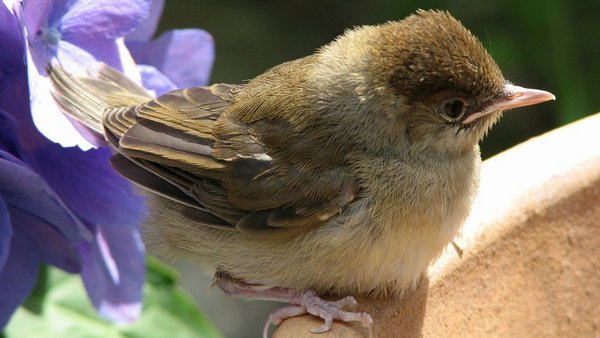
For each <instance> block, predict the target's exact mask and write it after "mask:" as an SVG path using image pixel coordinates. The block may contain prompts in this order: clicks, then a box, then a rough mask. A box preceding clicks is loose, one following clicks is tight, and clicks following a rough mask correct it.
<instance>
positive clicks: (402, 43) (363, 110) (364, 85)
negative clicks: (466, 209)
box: [317, 11, 554, 154]
mask: <svg viewBox="0 0 600 338" xmlns="http://www.w3.org/2000/svg"><path fill="white" fill-rule="evenodd" d="M321 60H323V61H322V64H323V67H321V69H319V70H318V72H321V73H324V74H326V76H325V77H323V79H324V78H327V79H334V81H335V82H334V83H332V81H321V83H322V84H323V85H327V86H329V88H333V90H331V91H330V92H331V93H333V95H338V96H339V95H346V96H347V97H348V99H347V100H346V102H350V103H349V105H352V104H354V105H355V106H359V107H360V109H355V111H356V113H350V114H353V115H354V116H346V117H347V118H348V119H350V120H351V121H352V119H355V120H357V121H358V120H360V121H361V123H358V125H362V126H363V127H364V126H365V125H368V124H369V123H368V121H365V120H370V121H371V122H372V123H370V125H372V126H373V128H374V131H376V132H377V133H379V134H380V135H381V137H382V140H381V141H378V142H371V143H370V144H371V145H373V146H378V144H377V143H379V144H383V148H384V149H385V148H390V147H393V144H394V143H398V140H401V141H402V142H401V143H405V144H403V145H402V146H403V147H405V148H406V144H408V145H409V147H408V148H411V149H412V150H413V151H419V152H430V151H431V152H436V153H446V154H456V153H464V152H465V151H469V150H472V149H473V147H475V146H476V144H477V142H478V141H479V140H480V139H481V138H482V137H483V136H484V135H485V133H486V132H487V130H489V128H490V127H491V126H492V125H493V124H494V123H495V122H496V121H497V120H498V118H499V117H500V116H501V114H502V112H503V111H506V110H509V109H512V108H516V107H521V106H526V105H531V104H536V103H540V102H544V101H547V100H552V99H554V95H552V94H550V93H549V92H546V91H542V90H535V89H528V88H523V87H519V86H515V85H513V84H511V83H510V82H508V81H507V80H505V79H504V77H503V75H502V72H501V71H500V69H499V68H498V65H497V64H496V62H495V61H494V60H493V59H492V57H491V56H490V55H489V53H488V52H487V51H486V50H485V48H484V47H483V46H482V44H481V43H480V42H479V41H478V40H477V38H476V37H475V36H473V35H472V34H471V33H470V32H469V31H468V30H467V29H466V28H465V27H464V26H463V25H462V24H461V23H460V22H459V21H458V20H456V19H454V18H453V17H452V16H451V15H450V14H448V13H447V12H440V11H418V12H417V13H416V14H414V15H411V16H409V17H407V18H406V19H404V20H402V21H398V22H389V23H386V24H383V25H379V26H365V27H360V28H357V29H354V30H351V31H348V32H347V33H346V34H344V35H343V36H341V37H340V38H338V39H337V40H336V41H334V42H333V43H332V44H330V45H328V46H326V47H324V48H323V50H322V51H321ZM328 72H329V74H327V73H328ZM331 72H333V73H337V74H338V76H335V75H334V76H332V74H331ZM317 77H319V75H317ZM324 92H326V93H327V91H324ZM327 95H328V94H327ZM322 101H323V102H328V99H327V98H326V97H325V98H324V99H323V100H322ZM329 101H330V102H335V100H329ZM342 108H346V107H340V110H344V109H342ZM344 111H346V112H350V111H352V110H351V109H345V110H344ZM347 114H348V113H347ZM363 134H364V133H363Z"/></svg>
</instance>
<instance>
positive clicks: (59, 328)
mask: <svg viewBox="0 0 600 338" xmlns="http://www.w3.org/2000/svg"><path fill="white" fill-rule="evenodd" d="M146 267H147V276H148V278H147V281H146V284H145V285H144V289H143V294H144V307H143V310H142V315H141V317H140V319H138V320H137V321H135V322H133V323H130V324H113V323H110V322H108V321H106V320H104V319H102V318H100V317H99V316H98V314H96V311H95V310H94V308H93V307H92V305H91V304H90V301H89V300H88V298H87V295H86V293H85V290H84V288H83V284H82V282H81V279H80V278H79V276H78V275H71V274H67V273H65V272H63V271H60V270H58V269H56V268H52V267H44V268H42V271H43V272H44V273H42V274H41V276H43V278H41V279H40V280H39V281H38V284H37V285H36V287H35V289H34V291H33V292H32V294H31V296H30V298H29V299H28V300H27V301H26V302H25V303H24V305H23V306H21V307H20V308H19V309H18V310H17V312H16V313H15V314H14V315H13V317H12V318H11V320H10V322H9V323H8V325H7V327H6V328H5V331H4V336H5V337H7V338H12V337H14V338H17V337H28V338H38V337H39V338H53V337H61V338H62V337H86V338H88V337H89V338H95V337H98V338H145V337H178V338H179V337H181V338H187V337H190V338H204V337H206V338H213V337H222V335H221V334H220V333H219V332H218V331H217V329H216V328H215V327H214V326H213V325H212V324H211V323H210V322H209V321H208V320H207V319H206V317H205V316H204V315H203V314H202V313H201V312H200V311H199V310H198V308H197V307H196V304H195V302H194V300H193V299H192V298H191V297H190V296H189V295H188V294H187V293H186V292H185V291H183V290H182V289H181V288H179V287H178V286H177V272H176V271H175V270H173V269H172V268H170V267H169V266H167V265H165V264H163V263H160V262H159V261H158V260H156V259H153V258H148V260H147V264H146Z"/></svg>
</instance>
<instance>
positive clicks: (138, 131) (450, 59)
mask: <svg viewBox="0 0 600 338" xmlns="http://www.w3.org/2000/svg"><path fill="white" fill-rule="evenodd" d="M50 68H51V69H50V77H51V80H52V82H53V85H54V89H53V96H54V98H55V100H56V102H57V103H58V104H59V106H60V107H61V109H62V110H63V112H65V113H66V114H68V115H70V116H72V117H74V118H76V119H77V120H79V121H81V122H82V123H83V124H84V125H86V126H87V127H88V128H89V129H91V130H93V131H95V132H97V133H99V134H102V135H103V136H104V138H105V140H106V142H107V143H108V144H109V145H110V146H111V147H112V148H113V150H114V153H115V155H114V157H113V158H112V159H111V164H112V166H113V167H114V168H115V169H116V170H117V171H118V172H119V173H120V174H121V175H123V176H124V177H126V178H127V179H129V180H130V181H132V182H134V183H135V184H137V185H138V186H140V187H141V188H142V189H141V191H143V194H144V195H145V196H146V198H147V201H148V209H149V215H148V217H147V219H146V220H145V223H144V225H143V232H144V241H145V243H146V245H147V246H148V247H149V248H150V251H151V252H155V253H158V254H159V255H161V256H162V257H167V258H171V259H188V260H191V261H193V262H196V263H197V264H198V265H199V266H201V267H203V268H205V269H207V270H208V271H210V272H211V273H213V274H214V276H215V277H214V281H213V283H214V284H216V285H217V286H219V287H220V288H221V289H222V290H223V291H224V292H225V293H226V294H228V295H231V296H236V297H243V298H252V299H267V300H276V301H283V302H288V303H289V304H290V305H288V306H286V307H283V308H281V309H278V310H275V311H274V312H273V313H272V314H271V315H270V316H269V318H268V320H267V323H266V325H265V329H264V332H263V335H264V336H265V337H266V336H267V334H268V330H269V328H270V326H271V325H273V324H274V325H279V324H280V323H281V322H282V321H283V320H285V319H286V318H289V317H293V316H297V315H301V314H305V313H310V314H312V315H315V316H317V317H320V318H322V319H323V320H324V323H323V324H322V325H321V326H320V327H318V328H314V329H311V332H315V333H321V332H327V331H329V330H331V328H332V322H333V320H342V321H347V322H358V323H359V324H360V325H362V326H364V327H368V328H370V327H371V326H372V324H373V319H372V317H371V316H370V315H369V314H368V313H365V312H355V311H349V310H345V308H346V307H348V306H354V305H356V300H355V298H354V296H355V295H371V296H380V295H385V296H396V297H399V296H402V295H404V294H405V293H406V292H409V291H411V290H412V289H414V288H415V287H416V285H417V283H418V281H419V278H420V276H421V275H422V274H423V273H424V271H426V270H427V267H428V266H429V265H430V264H431V263H432V262H433V261H434V260H435V259H436V258H437V257H439V256H440V254H441V253H442V252H443V251H444V249H445V248H446V247H447V246H448V245H449V244H450V243H452V241H453V239H454V237H455V236H456V235H457V233H458V232H459V229H460V227H461V225H462V224H463V223H464V221H465V219H466V217H467V216H468V214H469V212H470V208H471V204H472V203H473V200H474V198H475V196H476V193H477V188H478V184H479V169H480V164H481V156H480V149H479V145H478V143H479V141H480V140H481V139H482V138H483V137H484V136H485V134H486V133H487V132H488V130H489V129H490V128H491V127H492V126H493V125H494V124H495V123H496V122H497V121H498V119H499V118H500V117H501V115H502V114H503V112H504V111H506V110H509V109H513V108H517V107H521V106H527V105H532V104H537V103H541V102H544V101H548V100H554V99H555V96H554V95H553V94H551V93H549V92H547V91H543V90H537V89H529V88H524V87H520V86H517V85H514V84H512V83H511V82H509V81H507V80H505V79H504V76H503V75H502V72H501V70H500V69H499V67H498V65H497V64H496V62H495V61H494V60H493V58H492V57H491V56H490V54H489V53H488V52H487V51H486V49H485V48H484V47H483V45H482V44H481V42H479V40H478V39H477V38H476V37H475V36H474V35H473V34H472V33H471V32H469V30H467V29H466V28H465V27H464V26H463V25H462V24H461V23H460V21H458V20H457V19H455V18H454V17H453V16H452V15H451V14H450V13H448V12H445V11H439V10H418V11H416V12H415V13H413V14H412V15H410V16H408V17H406V18H404V19H402V20H399V21H390V22H386V23H383V24H380V25H373V26H360V27H356V28H352V29H349V30H347V31H346V32H345V33H343V34H342V35H340V36H339V37H337V38H336V39H334V40H333V41H332V42H331V43H329V44H327V45H325V46H323V47H321V48H319V49H318V50H316V51H315V53H313V54H312V55H309V56H306V57H303V58H299V59H296V60H292V61H288V62H284V63H282V64H280V65H278V66H275V67H273V68H271V69H269V70H267V71H265V72H264V73H262V74H261V75H259V76H257V77H255V78H254V79H252V80H249V81H248V82H246V83H243V84H224V83H217V84H213V85H210V86H203V87H192V88H186V89H178V90H174V91H172V92H169V93H166V94H164V95H162V96H159V97H156V98H155V97H153V96H152V95H150V94H149V93H148V92H147V91H146V90H144V89H143V88H142V87H140V86H139V85H138V84H136V83H135V82H133V81H132V80H129V79H128V78H126V77H125V76H124V75H122V74H121V73H119V72H118V71H116V70H114V69H112V68H110V67H108V66H106V65H104V66H101V67H100V68H98V69H96V70H93V71H90V72H89V73H88V74H79V75H74V74H70V73H68V71H67V70H65V69H63V68H62V67H61V66H60V64H58V63H56V62H55V63H53V64H52V65H51V66H50ZM324 295H335V296H337V297H340V299H338V300H325V299H323V298H324Z"/></svg>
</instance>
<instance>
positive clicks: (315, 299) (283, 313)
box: [263, 291, 373, 337]
mask: <svg viewBox="0 0 600 338" xmlns="http://www.w3.org/2000/svg"><path fill="white" fill-rule="evenodd" d="M290 303H291V304H293V305H291V306H286V307H283V308H281V309H277V310H275V311H273V312H272V313H271V315H270V316H269V319H268V320H267V323H266V324H265V328H264V330H263V336H265V337H266V334H267V332H268V330H269V327H270V326H271V324H273V325H275V326H278V325H279V324H281V322H282V321H284V320H285V319H288V318H291V317H296V316H300V315H303V314H305V313H310V314H311V315H313V316H316V317H319V318H321V319H323V320H325V322H324V323H323V325H321V326H319V327H317V328H314V329H310V332H312V333H323V332H328V331H330V330H331V326H332V325H333V320H334V319H337V320H341V321H343V322H360V323H361V325H362V326H363V327H366V328H370V327H371V325H373V319H372V318H371V316H370V315H369V314H368V313H366V312H351V311H345V310H342V308H344V307H346V306H356V304H357V302H356V299H354V297H352V296H348V297H345V298H342V299H340V300H338V301H328V300H324V299H321V298H320V297H319V296H318V295H317V294H316V293H315V292H314V291H306V292H303V293H298V292H297V294H296V297H294V298H293V299H290Z"/></svg>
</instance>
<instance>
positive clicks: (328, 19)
mask: <svg viewBox="0 0 600 338" xmlns="http://www.w3.org/2000/svg"><path fill="white" fill-rule="evenodd" d="M418 8H423V9H430V8H435V9H444V10H448V11H450V13H452V14H453V15H454V16H455V17H456V18H458V19H459V20H461V21H462V23H463V24H464V25H465V26H466V27H467V28H469V29H470V30H471V31H472V32H473V33H474V34H475V35H476V36H478V37H479V39H480V40H481V41H482V43H483V44H484V46H485V47H486V48H487V49H488V50H489V51H490V53H491V54H492V56H493V57H494V59H495V60H496V62H497V63H498V64H499V65H500V68H501V69H502V71H503V72H504V75H505V77H506V78H507V79H509V80H510V81H512V82H513V83H515V84H518V85H521V86H525V87H532V88H539V89H545V90H548V91H551V92H552V93H554V94H555V95H556V97H557V101H555V102H550V103H545V104H542V105H539V106H534V107H527V108H521V109H518V110H516V111H512V112H509V113H507V114H506V115H505V117H504V118H503V119H502V120H501V122H500V125H499V126H496V127H495V128H494V129H493V130H492V131H491V132H490V134H489V135H488V137H487V138H486V139H485V140H484V142H483V144H482V152H483V155H484V157H488V156H490V155H493V154H495V153H497V152H499V151H501V150H503V149H506V148H509V147H510V146H512V145H514V144H517V143H519V142H522V141H524V140H526V139H528V138H530V137H532V136H534V135H538V134H540V133H542V132H544V131H547V130H550V129H553V128H555V127H557V126H559V125H562V124H565V123H568V122H570V121H573V120H576V119H578V118H581V117H583V116H585V115H589V114H592V113H594V112H597V111H599V110H600V95H599V93H600V61H599V59H600V33H599V32H600V29H599V27H598V23H599V22H600V1H598V0H586V1H567V0H552V1H542V0H528V1H523V0H507V1H496V2H490V1H443V0H435V1H434V0H431V1H417V0H402V1H400V0H375V1H364V0H363V1H342V0H325V1H304V0H291V1H276V0H263V1H258V0H231V1H218V2H217V1H189V0H188V1H184V0H169V1H167V3H166V6H165V11H164V15H163V17H162V21H161V26H160V30H161V31H162V30H167V29H171V28H185V27H199V28H203V29H206V30H207V31H209V32H210V33H211V34H212V35H213V37H214V39H215V43H216V59H215V64H214V68H213V75H212V78H211V82H229V83H240V82H242V81H245V80H248V79H251V78H253V77H255V76H256V75H258V74H260V73H262V72H263V71H265V70H266V69H268V68H270V67H272V66H275V65H277V64H279V63H281V62H283V61H286V60H291V59H295V58H298V57H302V56H305V55H308V54H311V53H313V52H314V51H315V49H316V48H318V47H320V46H322V45H324V44H326V43H328V42H329V41H331V40H332V39H333V38H334V37H336V36H337V35H339V34H341V33H342V32H343V31H344V30H345V29H346V28H348V27H352V26H357V25H364V24H377V23H382V22H385V21H388V20H398V19H402V18H404V17H405V16H407V15H409V14H410V13H412V12H414V11H415V10H416V9H418ZM599 132H600V131H599Z"/></svg>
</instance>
